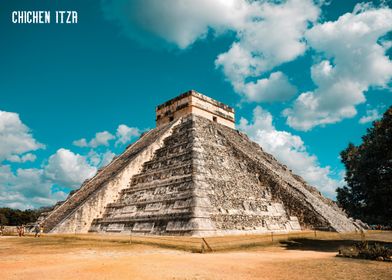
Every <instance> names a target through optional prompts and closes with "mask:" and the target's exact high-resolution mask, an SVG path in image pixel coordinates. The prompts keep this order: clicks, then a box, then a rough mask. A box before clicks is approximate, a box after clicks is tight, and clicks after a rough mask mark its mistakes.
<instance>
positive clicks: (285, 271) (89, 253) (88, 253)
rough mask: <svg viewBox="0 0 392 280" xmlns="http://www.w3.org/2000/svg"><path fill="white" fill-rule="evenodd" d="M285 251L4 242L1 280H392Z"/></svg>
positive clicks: (0, 241) (385, 269) (369, 267)
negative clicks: (197, 250)
mask: <svg viewBox="0 0 392 280" xmlns="http://www.w3.org/2000/svg"><path fill="white" fill-rule="evenodd" d="M335 255H336V253H335V252H325V251H315V250H308V249H306V250H305V249H303V248H302V249H301V250H298V249H288V248H286V247H285V246H283V245H276V246H269V247H262V248H256V249H247V250H242V251H230V252H220V253H208V254H199V253H189V252H183V251H177V250H172V249H162V248H158V247H153V246H145V245H137V244H121V243H113V242H105V241H91V240H90V241H89V240H65V239H59V238H53V237H52V238H50V237H41V238H33V237H24V238H18V237H0V279H83V280H88V279H318V280H319V279H392V263H385V262H376V261H366V260H352V259H345V258H337V257H335Z"/></svg>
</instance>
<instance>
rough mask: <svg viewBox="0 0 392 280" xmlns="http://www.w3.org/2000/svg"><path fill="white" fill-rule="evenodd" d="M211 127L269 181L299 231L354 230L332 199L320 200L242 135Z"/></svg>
mask: <svg viewBox="0 0 392 280" xmlns="http://www.w3.org/2000/svg"><path fill="white" fill-rule="evenodd" d="M215 127H216V128H217V129H218V131H219V134H220V135H221V136H222V137H223V138H224V139H226V140H227V143H228V144H229V145H230V146H232V148H233V149H236V150H237V151H238V153H240V154H242V157H244V158H247V159H248V160H249V162H250V165H251V166H253V167H252V168H253V169H254V171H253V172H254V173H256V174H258V176H260V177H262V178H264V180H266V181H268V182H269V185H270V189H271V195H272V198H273V199H274V200H277V199H278V200H280V201H282V203H283V204H284V207H285V209H287V213H288V215H290V216H296V217H298V219H299V221H300V223H301V226H302V227H303V228H322V229H330V230H336V231H355V230H358V226H357V225H356V224H355V223H354V222H353V221H352V219H349V218H348V217H347V215H346V214H345V213H344V212H343V211H342V210H341V209H340V208H339V207H338V206H337V205H336V204H335V203H334V202H333V201H332V200H330V199H327V198H325V197H323V196H322V195H321V194H320V192H319V191H318V190H317V189H316V188H314V187H311V186H309V185H308V184H306V182H305V181H304V180H303V179H302V178H301V177H299V176H297V175H295V174H293V173H292V172H291V171H290V170H288V169H287V167H286V166H284V165H282V164H280V163H279V162H278V161H277V160H276V159H275V158H274V157H273V156H272V155H270V154H268V153H266V152H264V151H263V150H262V149H261V147H260V146H259V145H257V144H256V143H254V142H252V141H250V140H249V139H248V137H247V136H246V135H245V134H243V133H240V132H237V131H235V130H231V129H227V128H226V127H224V126H219V125H215Z"/></svg>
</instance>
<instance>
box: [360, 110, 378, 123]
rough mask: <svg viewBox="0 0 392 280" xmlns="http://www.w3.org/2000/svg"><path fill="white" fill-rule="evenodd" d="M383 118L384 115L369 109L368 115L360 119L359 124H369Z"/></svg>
mask: <svg viewBox="0 0 392 280" xmlns="http://www.w3.org/2000/svg"><path fill="white" fill-rule="evenodd" d="M381 117H382V114H381V113H380V112H379V111H378V110H377V109H367V110H366V115H364V116H362V117H361V118H360V119H359V123H360V124H365V123H369V122H372V121H375V120H377V119H380V118H381Z"/></svg>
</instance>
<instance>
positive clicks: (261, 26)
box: [103, 0, 320, 102]
mask: <svg viewBox="0 0 392 280" xmlns="http://www.w3.org/2000/svg"><path fill="white" fill-rule="evenodd" d="M103 11H104V14H105V15H106V17H107V18H108V19H110V20H114V21H116V22H117V23H118V24H119V25H120V26H121V27H122V30H123V31H124V34H125V35H127V36H130V37H131V38H133V39H136V40H139V41H140V40H142V41H143V42H144V43H147V44H149V45H153V46H156V45H157V38H159V39H160V40H161V41H166V42H168V43H171V44H174V45H176V46H177V47H179V48H180V49H185V48H187V47H189V46H190V45H192V44H193V43H194V42H195V41H196V40H198V39H202V38H205V37H206V35H207V34H208V32H210V33H211V34H214V35H216V36H218V35H221V34H223V33H225V32H233V33H234V34H235V37H236V39H235V42H233V44H232V46H231V47H230V49H229V50H228V51H227V52H225V53H222V54H220V55H219V56H218V58H217V59H216V61H215V64H216V66H217V67H218V68H221V69H222V70H223V73H224V74H225V76H226V78H227V79H228V80H229V81H230V82H231V84H232V85H233V87H234V90H235V91H237V92H238V93H240V94H241V95H243V96H244V97H245V99H249V100H250V101H269V102H271V101H281V100H286V99H288V98H289V97H291V96H292V95H293V94H294V93H295V92H294V91H295V90H294V87H293V86H291V85H290V84H289V81H288V79H287V78H286V77H285V76H281V77H280V78H281V80H282V82H283V83H284V85H285V87H283V86H282V87H280V88H279V89H277V88H276V86H274V87H271V88H269V87H266V86H264V84H266V83H270V84H271V83H273V82H272V81H268V80H267V79H266V78H262V77H261V76H262V75H263V74H265V73H266V72H268V71H270V70H272V69H273V68H274V67H276V66H278V65H280V64H282V63H285V62H288V61H292V60H294V59H295V58H296V57H298V56H299V55H302V54H303V53H304V52H305V50H306V43H305V42H304V40H303V36H304V32H305V31H306V29H307V27H308V24H309V22H315V21H316V20H317V18H318V16H319V13H320V9H319V6H318V5H316V4H315V3H314V2H313V1H312V0H287V1H246V0H217V1H210V0H199V1H192V0H182V1H181V0H167V1H154V0H128V1H104V2H103ZM217 15H219V16H217ZM274 74H276V73H273V74H271V76H273V75H274ZM279 75H281V74H279ZM248 78H253V79H255V80H256V81H254V82H251V83H249V84H248V81H247V79H248ZM269 79H271V77H270V78H269ZM267 90H271V92H270V91H267ZM282 90H283V91H282ZM285 90H287V92H285ZM293 92H294V93H293Z"/></svg>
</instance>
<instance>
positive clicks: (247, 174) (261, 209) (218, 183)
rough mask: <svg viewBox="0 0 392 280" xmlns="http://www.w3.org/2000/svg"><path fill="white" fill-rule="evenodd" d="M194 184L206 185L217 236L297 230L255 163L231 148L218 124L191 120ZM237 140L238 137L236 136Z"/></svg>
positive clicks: (202, 119) (196, 119) (198, 119)
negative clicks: (255, 166) (194, 133)
mask: <svg viewBox="0 0 392 280" xmlns="http://www.w3.org/2000/svg"><path fill="white" fill-rule="evenodd" d="M193 119H194V122H195V127H196V128H197V129H196V137H195V144H194V145H195V150H197V153H198V155H199V156H198V157H197V158H199V160H198V161H197V162H196V166H195V171H196V174H197V177H196V178H197V179H196V185H200V184H205V185H206V186H207V188H208V190H207V193H208V197H209V201H210V203H211V206H212V208H211V212H210V218H211V220H212V221H213V223H214V224H215V227H216V233H223V234H224V233H236V232H239V231H242V232H244V231H258V232H264V231H271V230H273V231H291V230H300V227H299V225H298V223H295V221H296V218H295V217H292V218H291V219H290V216H289V215H288V213H287V212H286V211H285V209H284V206H283V204H282V202H281V200H280V199H278V198H274V197H273V196H272V194H271V185H270V182H269V181H268V180H266V178H264V177H262V176H259V175H258V173H257V172H254V171H255V168H254V163H252V162H251V161H249V159H248V158H247V157H244V156H243V155H242V154H241V153H239V152H238V151H237V150H236V149H235V148H234V147H232V146H231V145H230V144H229V143H228V141H227V139H225V137H222V135H221V134H220V132H219V130H218V129H217V128H218V127H220V125H218V124H215V123H213V122H210V121H208V120H206V119H204V118H198V117H194V118H193ZM236 137H238V136H236Z"/></svg>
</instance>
